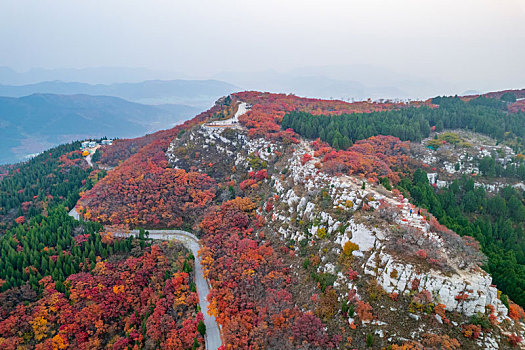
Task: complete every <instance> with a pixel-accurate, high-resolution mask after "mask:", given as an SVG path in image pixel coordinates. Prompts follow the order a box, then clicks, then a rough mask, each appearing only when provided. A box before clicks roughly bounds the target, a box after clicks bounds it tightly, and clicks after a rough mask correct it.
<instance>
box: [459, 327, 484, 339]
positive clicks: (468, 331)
mask: <svg viewBox="0 0 525 350" xmlns="http://www.w3.org/2000/svg"><path fill="white" fill-rule="evenodd" d="M461 328H462V332H463V335H464V336H465V338H472V339H478V338H479V336H480V335H481V326H480V325H479V324H476V325H475V324H468V325H466V326H461Z"/></svg>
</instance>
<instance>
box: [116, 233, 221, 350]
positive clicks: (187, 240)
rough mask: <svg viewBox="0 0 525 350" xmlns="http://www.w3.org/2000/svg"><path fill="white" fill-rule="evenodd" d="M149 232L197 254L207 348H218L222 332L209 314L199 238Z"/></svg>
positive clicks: (155, 236) (152, 236)
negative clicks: (179, 244)
mask: <svg viewBox="0 0 525 350" xmlns="http://www.w3.org/2000/svg"><path fill="white" fill-rule="evenodd" d="M146 231H148V232H149V238H150V239H156V240H162V241H170V240H177V241H179V242H181V243H182V244H184V246H185V247H186V248H188V249H189V250H191V252H192V253H193V255H194V256H195V285H196V287H197V291H198V292H199V304H200V307H201V310H202V314H203V315H204V324H205V325H206V334H205V340H206V349H208V350H216V349H218V348H219V347H220V346H221V344H222V341H221V333H220V331H219V327H218V326H217V322H216V321H215V317H214V316H210V315H208V299H207V297H208V293H209V292H210V289H209V287H208V282H207V281H206V280H205V279H204V277H203V275H202V266H201V262H200V259H199V258H198V251H199V249H200V243H199V239H198V238H197V237H196V236H195V235H193V234H191V233H189V232H186V231H181V230H146ZM138 234H139V231H138V230H131V231H129V232H126V233H121V234H116V236H121V237H126V236H128V235H134V236H137V235H138Z"/></svg>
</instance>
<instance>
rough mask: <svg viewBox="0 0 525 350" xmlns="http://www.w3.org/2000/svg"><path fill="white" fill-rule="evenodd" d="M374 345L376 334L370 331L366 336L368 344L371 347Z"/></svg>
mask: <svg viewBox="0 0 525 350" xmlns="http://www.w3.org/2000/svg"><path fill="white" fill-rule="evenodd" d="M372 345H374V335H373V334H372V333H368V335H367V336H366V346H367V347H368V348H371V347H372Z"/></svg>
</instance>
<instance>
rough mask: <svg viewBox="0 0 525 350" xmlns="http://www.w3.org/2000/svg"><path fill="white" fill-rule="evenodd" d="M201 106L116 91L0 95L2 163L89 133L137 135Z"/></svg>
mask: <svg viewBox="0 0 525 350" xmlns="http://www.w3.org/2000/svg"><path fill="white" fill-rule="evenodd" d="M199 111H200V109H198V108H195V107H190V106H184V105H157V106H149V105H143V104H138V103H134V102H129V101H126V100H123V99H121V98H117V97H110V96H89V95H54V94H33V95H30V96H26V97H20V98H13V97H0V131H1V134H2V137H0V164H3V163H13V162H17V161H21V160H24V159H25V158H26V156H27V155H30V154H34V153H39V152H41V151H43V150H45V149H47V148H50V147H51V146H54V145H57V144H60V143H65V142H69V141H73V140H79V139H86V138H91V137H93V138H99V137H103V136H107V137H110V138H113V137H120V138H125V137H137V136H141V135H143V134H145V133H148V132H153V131H156V130H160V129H165V128H169V127H171V126H173V125H174V124H176V123H179V122H181V121H183V120H185V119H188V118H191V117H192V116H194V115H195V114H197V113H198V112H199Z"/></svg>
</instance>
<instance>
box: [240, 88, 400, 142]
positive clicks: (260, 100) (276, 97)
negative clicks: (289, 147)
mask: <svg viewBox="0 0 525 350" xmlns="http://www.w3.org/2000/svg"><path fill="white" fill-rule="evenodd" d="M233 96H234V98H235V99H239V100H241V101H243V102H247V103H249V104H251V105H252V108H251V109H250V110H249V111H248V112H247V113H245V114H243V115H242V116H240V117H239V122H240V123H241V124H242V125H244V126H245V127H247V128H248V129H249V131H248V134H249V135H250V136H252V137H266V138H268V139H271V140H279V141H281V142H284V143H297V142H298V140H297V138H296V135H295V133H294V132H293V131H292V130H285V131H282V130H281V127H280V124H281V121H282V118H283V116H284V114H285V113H286V112H290V111H304V112H308V113H312V114H315V115H321V114H333V115H339V114H345V113H369V112H372V111H384V110H391V109H394V108H399V107H401V106H402V105H401V104H395V103H375V102H368V101H364V102H355V103H348V102H343V101H339V100H321V99H314V98H301V97H297V96H294V95H286V94H272V93H268V92H264V93H261V92H257V91H245V92H239V93H236V94H234V95H233Z"/></svg>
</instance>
